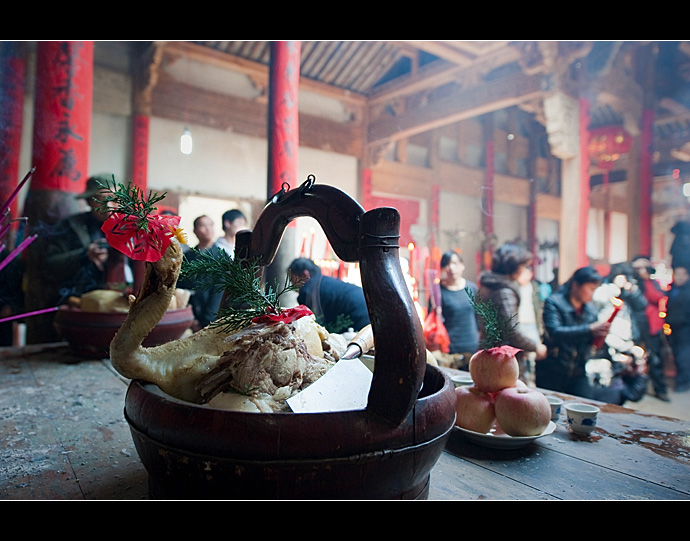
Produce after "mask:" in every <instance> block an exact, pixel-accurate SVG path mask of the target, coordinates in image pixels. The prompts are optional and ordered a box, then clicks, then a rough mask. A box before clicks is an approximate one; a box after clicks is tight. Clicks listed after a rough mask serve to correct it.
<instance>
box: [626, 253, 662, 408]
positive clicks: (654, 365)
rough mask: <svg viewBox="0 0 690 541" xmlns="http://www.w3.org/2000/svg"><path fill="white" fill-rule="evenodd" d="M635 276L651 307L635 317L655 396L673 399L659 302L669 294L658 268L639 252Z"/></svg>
mask: <svg viewBox="0 0 690 541" xmlns="http://www.w3.org/2000/svg"><path fill="white" fill-rule="evenodd" d="M631 263H632V268H633V278H634V279H635V280H636V281H637V286H638V287H639V288H640V290H641V291H642V293H643V294H644V296H645V298H646V299H647V306H646V308H645V309H644V310H633V314H632V315H633V317H634V318H635V322H636V323H637V328H638V331H639V333H640V338H639V345H640V347H642V348H644V350H645V351H646V352H647V356H648V359H647V366H648V367H649V378H650V380H651V381H652V386H653V387H654V396H656V397H657V398H658V399H659V400H663V401H664V402H669V401H670V398H669V396H668V390H667V385H666V377H665V375H664V353H663V336H664V335H663V326H664V320H663V319H662V318H661V316H660V315H659V303H660V302H661V301H662V299H664V297H666V294H665V293H664V291H663V290H662V289H661V287H660V286H659V284H658V283H657V282H656V281H655V280H653V279H652V277H651V275H652V274H653V273H654V268H653V267H652V264H651V262H650V260H649V258H648V257H646V256H643V255H638V256H636V257H634V258H633V260H632V262H631Z"/></svg>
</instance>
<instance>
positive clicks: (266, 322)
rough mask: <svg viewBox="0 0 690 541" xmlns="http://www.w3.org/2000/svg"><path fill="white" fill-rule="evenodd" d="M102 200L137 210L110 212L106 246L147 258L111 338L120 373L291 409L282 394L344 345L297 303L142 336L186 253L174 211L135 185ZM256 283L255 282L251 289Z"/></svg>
mask: <svg viewBox="0 0 690 541" xmlns="http://www.w3.org/2000/svg"><path fill="white" fill-rule="evenodd" d="M109 189H110V192H111V193H112V194H113V195H112V196H106V197H105V199H104V201H105V202H108V201H110V202H115V203H117V202H120V203H122V202H123V201H124V202H125V204H124V205H122V204H121V205H120V208H122V207H126V208H134V209H139V211H140V213H139V214H138V215H136V216H132V215H128V214H122V213H117V212H115V211H112V214H111V216H110V217H109V218H108V220H106V222H105V223H104V225H103V231H104V232H105V234H106V238H107V239H108V242H109V243H110V244H111V246H113V247H115V248H116V249H118V250H120V251H122V252H123V253H125V255H127V256H129V257H133V258H135V259H137V258H139V259H144V260H145V261H146V275H145V277H144V280H143V284H142V287H141V290H140V293H139V296H138V297H133V296H132V297H130V306H129V311H128V313H127V317H126V319H125V321H124V322H123V324H122V326H121V327H120V329H119V330H118V332H117V333H116V335H115V336H114V338H113V340H112V342H111V344H110V358H111V361H112V364H113V367H114V368H115V369H116V370H117V371H118V372H119V373H120V374H121V375H123V376H124V377H127V378H130V379H139V380H143V381H147V382H150V383H154V384H156V385H158V387H160V388H161V390H163V391H164V392H166V393H168V394H169V395H171V396H173V397H175V398H178V399H181V400H185V401H189V402H194V403H197V404H209V405H210V406H213V407H224V408H230V409H239V410H245V411H260V412H268V411H283V410H285V411H289V407H288V406H287V404H286V400H287V399H288V398H290V397H291V396H292V395H293V394H296V393H297V392H299V391H300V390H301V389H303V388H304V387H306V386H307V385H309V384H311V383H312V382H313V381H315V380H316V379H318V378H319V377H320V376H321V375H323V374H324V373H325V372H326V371H327V370H328V369H329V368H330V367H331V366H333V364H334V363H335V362H336V361H337V360H338V359H339V357H340V355H341V354H342V353H343V352H344V350H345V347H346V344H345V341H344V339H343V338H342V336H340V335H330V334H329V333H328V332H327V331H326V329H325V328H323V327H321V326H320V325H318V324H317V323H316V321H315V318H314V316H313V314H311V312H310V311H309V310H308V309H307V308H306V307H303V306H300V307H296V308H293V309H288V310H285V311H283V310H280V309H276V307H275V306H274V307H272V309H271V313H270V314H268V315H265V316H262V317H256V318H253V319H251V320H249V321H244V322H243V323H242V324H235V325H234V326H233V325H225V326H212V325H210V326H208V327H206V328H204V329H202V330H201V331H199V332H197V333H194V334H192V335H190V336H188V337H184V338H181V339H179V340H174V341H172V342H168V343H166V344H163V345H160V346H155V347H143V346H142V342H143V340H144V338H146V336H148V334H149V333H150V332H151V330H152V329H153V327H155V326H156V325H157V324H158V322H159V321H160V319H161V318H162V316H163V314H165V311H166V310H167V309H168V307H169V306H170V302H171V299H172V298H173V295H174V294H175V286H176V284H177V280H178V278H179V275H180V271H181V267H182V263H183V260H184V256H183V250H182V247H181V244H180V240H182V241H184V240H185V239H184V238H183V237H182V235H181V231H180V230H179V229H178V228H177V225H178V224H179V219H180V218H179V216H170V217H168V216H166V217H162V216H160V215H156V216H152V215H151V205H152V201H154V202H155V200H152V199H151V198H149V199H148V200H145V199H143V196H142V195H141V194H140V193H139V192H138V190H137V189H136V187H132V186H131V185H130V186H129V187H127V188H126V189H125V188H124V187H122V186H121V185H119V186H118V185H114V186H113V187H112V188H109ZM255 289H258V288H255Z"/></svg>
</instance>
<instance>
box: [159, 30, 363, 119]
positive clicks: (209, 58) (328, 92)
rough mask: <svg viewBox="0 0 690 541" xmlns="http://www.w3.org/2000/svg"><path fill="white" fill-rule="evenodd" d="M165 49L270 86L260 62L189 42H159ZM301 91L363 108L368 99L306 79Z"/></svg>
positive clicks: (265, 68)
mask: <svg viewBox="0 0 690 541" xmlns="http://www.w3.org/2000/svg"><path fill="white" fill-rule="evenodd" d="M159 44H161V45H162V46H163V47H164V50H165V54H166V55H169V56H170V57H173V58H175V57H184V58H188V59H190V60H194V61H196V62H200V63H204V64H211V65H214V66H217V67H220V68H223V69H230V70H233V71H238V72H240V73H244V74H246V75H247V76H250V77H253V78H256V80H257V81H261V82H262V83H263V84H266V85H267V84H268V66H266V65H264V64H261V63H259V62H253V61H251V60H246V59H244V58H240V57H238V56H234V55H231V54H228V53H224V52H222V51H217V50H215V49H212V48H210V47H204V46H203V45H199V44H198V43H191V42H189V41H167V42H159ZM299 86H300V89H304V90H309V91H312V92H316V93H318V94H321V95H325V96H330V97H333V98H337V99H339V100H341V101H343V102H345V103H347V104H352V105H357V106H363V105H364V103H365V102H366V97H365V96H362V95H361V94H358V93H356V92H352V91H350V90H342V89H339V88H336V87H333V86H331V85H328V84H323V83H319V82H317V81H313V80H311V79H306V78H304V77H301V78H300V83H299Z"/></svg>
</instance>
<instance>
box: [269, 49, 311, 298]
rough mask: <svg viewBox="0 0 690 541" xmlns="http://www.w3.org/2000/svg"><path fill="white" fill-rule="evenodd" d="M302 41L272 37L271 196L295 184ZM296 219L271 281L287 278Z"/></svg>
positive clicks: (290, 227)
mask: <svg viewBox="0 0 690 541" xmlns="http://www.w3.org/2000/svg"><path fill="white" fill-rule="evenodd" d="M300 54H301V43H300V42H299V41H272V42H271V65H270V70H269V74H270V77H269V93H268V179H267V186H266V188H267V192H268V193H267V199H269V200H270V198H271V197H272V196H273V195H275V194H276V193H278V192H279V191H280V190H281V189H282V188H283V186H284V185H285V187H286V189H287V187H288V186H289V187H290V188H295V187H296V186H297V185H298V184H299V182H298V179H297V155H298V150H299V111H298V108H297V104H298V91H299V75H300ZM317 181H318V178H317ZM294 225H295V222H294V221H293V222H291V223H290V224H288V228H287V230H286V231H285V236H284V237H283V239H282V240H281V243H280V248H279V250H278V253H277V254H276V257H275V258H274V260H273V263H272V264H271V265H269V266H268V267H267V268H266V272H265V275H264V276H265V279H266V283H267V284H272V283H274V282H276V281H277V282H278V283H280V282H283V281H284V280H285V274H286V272H287V268H288V266H289V265H290V263H291V261H292V258H293V257H294V256H295V255H296V250H295V246H294V245H295V238H294V236H295V235H294V232H295V227H294Z"/></svg>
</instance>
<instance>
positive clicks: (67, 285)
mask: <svg viewBox="0 0 690 541" xmlns="http://www.w3.org/2000/svg"><path fill="white" fill-rule="evenodd" d="M105 184H106V179H105V177H104V176H101V177H98V176H93V177H91V178H89V179H88V180H87V182H86V190H85V191H84V193H82V194H81V195H79V196H77V198H79V199H84V200H85V201H86V203H87V204H88V205H89V207H90V210H88V211H86V212H82V213H79V214H74V215H72V216H68V217H67V218H65V219H63V220H61V221H60V222H58V224H57V225H56V226H55V229H54V230H53V231H51V232H50V233H48V234H47V239H46V241H47V242H46V251H45V259H44V261H45V265H44V269H43V271H44V277H45V280H46V283H47V284H51V285H52V286H53V288H54V302H55V305H59V304H61V303H64V302H66V301H67V299H68V298H69V297H71V296H75V297H78V296H80V295H82V294H83V293H86V292H88V291H93V290H95V289H117V288H121V289H122V290H123V291H124V290H125V287H126V285H127V284H128V283H129V284H131V283H132V282H133V277H132V274H131V267H130V266H129V265H128V262H127V261H126V259H127V258H126V257H125V256H124V255H123V254H121V253H120V252H118V251H116V250H114V249H112V248H110V247H109V246H108V243H107V242H106V240H105V234H104V233H103V231H101V226H102V225H103V222H104V221H105V220H106V218H107V217H108V214H106V213H102V212H99V211H98V208H99V207H100V206H101V202H100V200H99V198H98V194H99V193H100V192H102V191H104V190H105V188H104V185H105ZM116 267H117V268H118V269H119V271H120V275H119V276H118V277H113V269H115V268H116Z"/></svg>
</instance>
